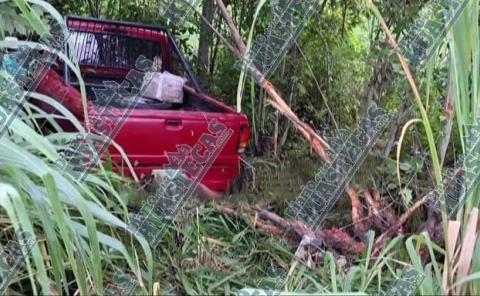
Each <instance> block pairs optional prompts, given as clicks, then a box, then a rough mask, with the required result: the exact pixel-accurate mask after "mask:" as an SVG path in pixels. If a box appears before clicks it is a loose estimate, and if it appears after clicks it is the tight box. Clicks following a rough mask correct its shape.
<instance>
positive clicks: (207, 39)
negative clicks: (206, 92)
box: [198, 0, 215, 87]
mask: <svg viewBox="0 0 480 296" xmlns="http://www.w3.org/2000/svg"><path fill="white" fill-rule="evenodd" d="M213 1H214V0H203V6H202V15H203V16H204V17H205V19H206V20H207V21H208V22H209V23H212V21H213V12H214V8H215V6H214V2H213ZM211 37H212V33H211V31H210V28H209V27H208V25H207V24H205V22H204V21H202V20H200V41H199V45H198V76H199V78H200V81H201V83H202V86H203V87H205V86H206V85H207V80H208V69H209V65H210V62H209V56H210V43H211V40H212V38H211Z"/></svg>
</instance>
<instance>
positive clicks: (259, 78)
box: [216, 0, 329, 162]
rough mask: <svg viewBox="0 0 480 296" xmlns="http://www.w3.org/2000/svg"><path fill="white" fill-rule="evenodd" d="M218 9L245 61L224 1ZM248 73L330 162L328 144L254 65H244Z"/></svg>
mask: <svg viewBox="0 0 480 296" xmlns="http://www.w3.org/2000/svg"><path fill="white" fill-rule="evenodd" d="M216 3H217V7H218V8H219V10H220V15H221V16H222V18H223V19H224V21H225V22H226V23H227V25H228V27H229V29H230V32H231V34H232V38H233V41H234V43H235V45H236V47H237V48H236V49H235V50H233V54H234V55H235V57H236V58H237V59H239V60H244V57H245V54H246V46H245V43H244V42H243V40H242V38H241V36H240V33H239V31H238V29H237V27H236V26H235V24H234V22H233V20H232V18H231V17H230V15H229V14H228V11H227V8H226V7H225V4H224V3H223V1H222V0H216ZM244 66H245V67H246V69H247V71H248V73H249V74H250V75H251V76H252V77H253V78H254V79H255V81H256V82H257V83H258V84H259V85H260V87H262V88H263V89H264V90H265V92H266V93H267V94H268V95H269V96H270V99H269V100H268V103H269V104H270V105H272V107H274V108H275V109H277V110H278V111H279V112H280V114H282V115H283V116H285V117H286V118H287V119H288V120H290V121H291V122H292V123H293V125H294V127H295V128H296V129H297V130H298V131H299V132H300V133H301V134H302V136H303V137H304V138H305V139H306V140H307V142H308V143H309V144H310V146H311V147H312V148H313V150H314V151H315V153H316V154H317V155H318V156H320V158H322V160H323V161H326V162H328V161H329V159H328V156H327V153H326V149H328V148H329V146H328V144H327V143H326V142H325V141H324V140H323V139H322V138H321V137H320V136H319V135H318V134H317V133H316V132H315V131H314V130H313V129H312V128H311V127H310V126H309V125H308V124H306V123H304V122H303V121H301V120H300V119H299V118H298V116H297V115H296V114H295V113H294V112H293V111H292V109H291V108H290V106H288V105H287V103H285V101H284V100H283V98H282V97H281V96H280V95H279V94H278V92H277V90H276V89H275V87H274V86H273V84H272V83H271V82H270V81H268V80H267V79H266V78H265V76H264V75H263V73H262V72H260V71H259V70H258V69H257V68H256V67H255V66H254V65H253V64H252V63H246V64H244Z"/></svg>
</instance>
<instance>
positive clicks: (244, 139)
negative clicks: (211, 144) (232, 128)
mask: <svg viewBox="0 0 480 296" xmlns="http://www.w3.org/2000/svg"><path fill="white" fill-rule="evenodd" d="M249 140H250V129H249V128H248V126H247V125H243V126H241V127H240V141H239V142H238V150H237V152H238V153H245V149H246V148H247V146H248V142H249Z"/></svg>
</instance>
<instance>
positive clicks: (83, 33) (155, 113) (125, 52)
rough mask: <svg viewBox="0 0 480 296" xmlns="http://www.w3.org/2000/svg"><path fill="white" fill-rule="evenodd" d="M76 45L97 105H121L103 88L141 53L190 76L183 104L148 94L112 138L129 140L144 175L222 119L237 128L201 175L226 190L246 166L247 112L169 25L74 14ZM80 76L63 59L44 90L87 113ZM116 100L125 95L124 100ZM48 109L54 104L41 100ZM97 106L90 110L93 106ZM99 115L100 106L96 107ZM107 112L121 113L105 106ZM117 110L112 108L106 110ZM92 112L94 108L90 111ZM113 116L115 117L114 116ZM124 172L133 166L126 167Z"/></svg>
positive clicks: (213, 187) (49, 75)
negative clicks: (220, 91) (212, 86)
mask: <svg viewBox="0 0 480 296" xmlns="http://www.w3.org/2000/svg"><path fill="white" fill-rule="evenodd" d="M66 23H67V26H68V29H69V30H70V33H71V37H70V38H71V39H70V40H71V41H72V42H71V43H70V46H74V47H75V52H76V56H77V60H78V62H79V66H80V71H81V74H82V78H83V80H84V82H85V86H86V93H87V98H88V100H89V103H88V104H89V107H88V108H89V109H94V110H95V109H99V108H117V110H118V109H121V108H122V106H124V104H123V105H122V104H121V102H115V101H112V102H111V103H110V105H109V106H101V103H100V102H99V100H96V99H95V93H96V90H98V89H99V88H105V86H104V84H103V82H104V81H116V82H118V83H120V82H122V81H124V80H125V77H126V75H127V73H128V71H129V70H130V69H133V68H135V61H136V60H137V58H138V57H139V56H141V55H143V56H145V57H146V58H147V59H149V60H152V61H153V60H155V61H156V62H160V63H159V64H160V65H161V70H162V71H163V70H165V71H168V72H170V73H173V74H176V75H178V76H183V77H184V78H186V79H187V82H186V84H185V86H184V89H183V90H184V97H183V102H182V103H181V104H178V103H177V104H173V103H172V104H169V103H164V102H160V101H153V100H151V101H148V100H143V101H140V102H138V103H137V104H136V105H135V107H134V109H132V110H131V111H130V113H129V114H128V116H126V118H125V119H123V120H122V121H123V122H121V123H120V124H121V128H120V129H119V130H118V132H117V133H116V135H112V138H113V139H114V141H115V142H116V143H118V144H119V145H121V146H122V148H123V149H124V151H125V152H126V154H127V156H128V158H129V160H130V162H131V163H132V164H133V166H134V170H135V172H136V174H137V175H138V176H144V177H145V176H149V175H150V174H151V172H152V170H158V169H162V168H164V167H165V165H166V164H167V163H168V159H167V155H166V153H167V152H176V151H177V145H178V144H187V145H189V146H191V147H193V146H194V145H195V144H197V142H198V140H199V138H200V136H201V135H202V134H203V133H205V132H208V129H207V126H208V123H209V122H210V121H211V120H213V119H216V120H218V121H219V122H220V123H222V124H223V125H225V126H226V127H227V128H230V129H231V130H233V135H232V136H231V137H230V139H229V140H228V142H227V143H226V145H225V146H224V148H223V150H222V151H221V152H220V154H219V155H218V157H217V158H216V159H215V160H214V162H213V164H212V166H211V167H210V168H209V169H208V171H207V173H206V175H205V176H204V178H203V179H202V180H201V183H202V184H203V185H204V186H206V187H207V188H208V189H210V190H213V191H217V192H224V191H225V190H227V189H228V188H229V186H230V183H231V181H232V180H234V179H235V178H236V177H237V176H238V174H239V169H240V157H241V156H242V154H243V153H244V151H245V148H246V146H247V144H248V141H249V140H250V130H249V124H248V119H247V116H246V115H245V114H243V113H238V112H236V111H235V110H234V109H233V108H231V107H229V106H227V105H225V104H223V103H221V102H219V101H217V100H215V99H213V98H211V97H209V96H208V95H206V94H204V93H203V92H202V91H201V89H200V87H199V84H198V82H197V80H196V79H195V77H194V75H193V73H192V71H191V69H190V67H189V65H188V63H187V61H186V60H185V58H184V56H183V55H182V53H181V52H180V50H179V47H178V46H177V44H176V43H175V41H174V39H173V37H172V35H171V33H170V32H169V31H168V30H166V29H165V28H161V27H157V26H150V25H144V24H137V23H130V22H120V21H110V20H108V21H107V20H99V19H92V18H84V17H76V16H68V17H67V18H66ZM78 89H79V83H78V80H77V79H75V75H72V73H71V71H70V70H69V69H68V68H67V67H66V66H65V68H62V67H57V68H53V69H51V70H49V71H48V72H47V73H46V75H45V77H44V78H43V79H42V80H41V82H40V83H39V85H38V87H37V91H38V92H40V93H43V94H46V95H48V96H50V97H53V98H54V99H56V100H58V101H60V102H62V104H63V105H64V106H66V107H67V108H68V109H69V110H70V111H71V112H72V113H73V114H74V115H75V116H77V117H78V118H79V119H81V120H83V114H84V113H83V109H82V104H81V95H80V92H79V90H78ZM116 103H118V104H117V105H116ZM41 107H42V108H44V109H48V107H47V106H41ZM90 113H91V114H95V112H89V114H90ZM96 113H97V115H96V116H98V114H99V112H96ZM100 114H101V115H100V116H105V117H108V116H113V115H112V114H114V113H113V112H103V113H100ZM102 114H109V115H102ZM90 116H91V115H89V117H90ZM106 119H108V118H106ZM109 152H110V154H111V157H112V160H113V161H114V162H116V163H117V164H121V163H122V159H121V156H120V154H119V152H118V151H116V149H114V148H113V147H109ZM124 172H125V173H126V174H128V170H127V169H126V168H125V169H124Z"/></svg>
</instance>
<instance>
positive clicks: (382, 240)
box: [374, 194, 429, 254]
mask: <svg viewBox="0 0 480 296" xmlns="http://www.w3.org/2000/svg"><path fill="white" fill-rule="evenodd" d="M428 197H429V195H428V194H427V195H425V196H424V197H423V198H422V199H420V200H418V201H417V202H416V203H415V204H413V206H412V207H411V208H409V209H408V210H407V211H406V212H405V213H403V215H402V216H401V217H400V219H398V220H397V222H396V223H395V224H394V225H392V226H390V228H389V229H387V231H385V232H384V233H382V235H380V236H379V237H378V238H377V240H376V242H375V250H374V254H376V253H378V251H379V249H380V247H381V246H383V244H384V243H385V241H386V240H387V239H388V238H389V237H391V236H392V235H394V234H396V233H397V231H398V230H399V229H401V227H402V225H403V224H405V222H407V220H408V219H409V218H410V216H412V215H413V213H414V212H415V211H416V210H417V209H418V208H420V206H422V205H423V204H424V203H425V202H426V201H427V199H428Z"/></svg>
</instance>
